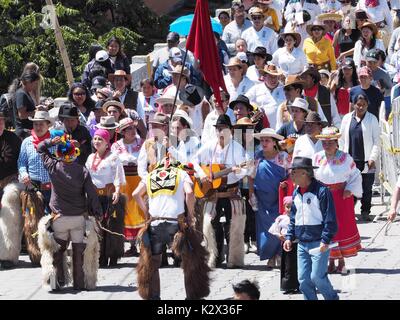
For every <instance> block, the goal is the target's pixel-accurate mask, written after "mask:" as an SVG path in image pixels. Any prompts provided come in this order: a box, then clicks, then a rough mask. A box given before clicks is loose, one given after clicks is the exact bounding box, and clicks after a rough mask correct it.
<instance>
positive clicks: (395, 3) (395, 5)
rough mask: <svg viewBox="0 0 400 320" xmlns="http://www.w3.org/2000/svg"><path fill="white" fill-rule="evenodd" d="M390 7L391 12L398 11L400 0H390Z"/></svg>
mask: <svg viewBox="0 0 400 320" xmlns="http://www.w3.org/2000/svg"><path fill="white" fill-rule="evenodd" d="M390 6H391V7H392V10H399V9H400V0H390Z"/></svg>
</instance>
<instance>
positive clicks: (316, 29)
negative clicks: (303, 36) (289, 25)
mask: <svg viewBox="0 0 400 320" xmlns="http://www.w3.org/2000/svg"><path fill="white" fill-rule="evenodd" d="M322 30H324V29H322V28H312V29H311V31H322Z"/></svg>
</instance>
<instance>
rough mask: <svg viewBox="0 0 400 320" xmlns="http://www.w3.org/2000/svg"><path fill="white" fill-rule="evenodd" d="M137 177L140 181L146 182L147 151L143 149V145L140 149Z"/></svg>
mask: <svg viewBox="0 0 400 320" xmlns="http://www.w3.org/2000/svg"><path fill="white" fill-rule="evenodd" d="M137 164H138V165H137V166H138V175H139V177H140V178H141V179H142V181H144V180H146V176H147V175H148V172H147V151H146V148H145V143H144V144H143V145H142V147H141V148H140V152H139V156H138V161H137Z"/></svg>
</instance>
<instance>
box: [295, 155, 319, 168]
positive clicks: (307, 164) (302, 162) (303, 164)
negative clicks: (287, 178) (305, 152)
mask: <svg viewBox="0 0 400 320" xmlns="http://www.w3.org/2000/svg"><path fill="white" fill-rule="evenodd" d="M317 168H318V167H315V166H313V165H312V160H311V159H310V158H306V157H295V158H294V159H293V162H292V165H291V167H290V168H289V169H317Z"/></svg>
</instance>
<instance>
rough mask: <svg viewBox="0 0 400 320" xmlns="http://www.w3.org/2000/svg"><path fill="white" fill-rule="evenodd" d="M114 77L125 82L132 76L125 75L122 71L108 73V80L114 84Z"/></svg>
mask: <svg viewBox="0 0 400 320" xmlns="http://www.w3.org/2000/svg"><path fill="white" fill-rule="evenodd" d="M115 77H124V78H125V79H126V81H131V80H132V76H131V75H130V74H127V73H126V72H125V71H124V70H116V71H115V72H114V73H110V74H109V75H108V80H110V81H111V82H114V79H115Z"/></svg>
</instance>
